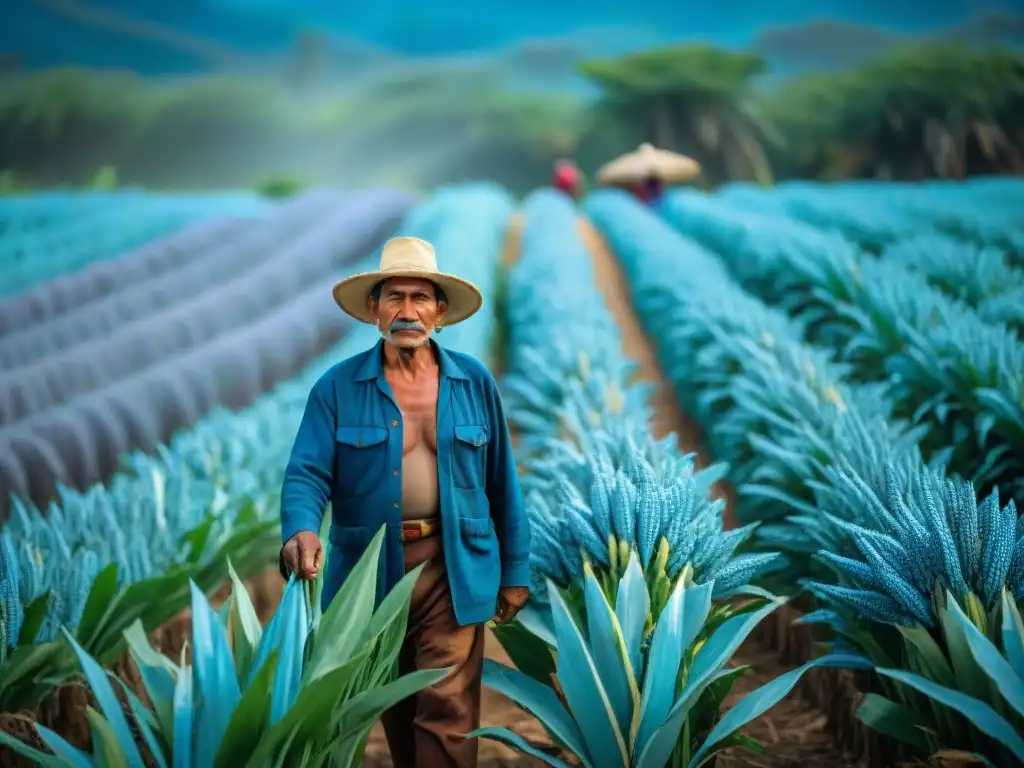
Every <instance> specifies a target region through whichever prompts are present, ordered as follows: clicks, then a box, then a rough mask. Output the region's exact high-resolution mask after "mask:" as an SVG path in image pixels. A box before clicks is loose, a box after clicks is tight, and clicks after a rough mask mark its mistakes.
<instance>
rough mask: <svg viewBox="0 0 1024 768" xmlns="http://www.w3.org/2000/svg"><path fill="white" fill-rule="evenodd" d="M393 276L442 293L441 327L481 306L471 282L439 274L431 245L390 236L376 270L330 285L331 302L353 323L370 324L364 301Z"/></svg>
mask: <svg viewBox="0 0 1024 768" xmlns="http://www.w3.org/2000/svg"><path fill="white" fill-rule="evenodd" d="M393 277H413V278H417V279H420V280H429V281H430V282H432V283H433V284H434V285H436V286H438V287H439V288H440V289H441V290H442V291H444V295H445V298H446V299H447V303H448V308H447V309H446V310H445V313H444V324H445V326H449V325H455V324H456V323H461V322H462V321H463V320H465V319H466V318H468V317H471V316H472V315H473V314H474V313H475V312H476V311H477V310H478V309H480V307H481V306H483V303H484V297H483V296H482V295H481V294H480V291H479V289H477V287H476V286H475V285H473V284H472V283H471V282H469V281H468V280H463V279H462V278H461V277H456V276H455V275H449V274H447V273H445V272H439V271H438V269H437V256H436V255H435V253H434V246H432V245H431V244H430V243H428V242H427V241H426V240H420V239H419V238H418V237H393V238H391V239H390V240H388V241H387V242H386V243H385V244H384V249H383V250H382V251H381V254H380V268H379V269H378V270H377V271H376V272H360V273H359V274H357V275H352V276H351V277H346V278H345V279H344V280H340V281H338V282H337V283H336V284H335V285H334V291H333V293H334V300H335V301H336V302H337V303H338V306H339V307H341V308H342V309H343V310H345V311H346V312H347V313H348V314H350V315H352V317H354V318H355V319H356V320H360V321H362V322H364V323H369V324H370V325H373V317H371V315H370V308H369V307H368V306H367V303H366V300H367V299H368V298H369V297H370V291H372V290H373V286H375V285H376V284H377V283H379V282H380V281H381V280H389V279H391V278H393Z"/></svg>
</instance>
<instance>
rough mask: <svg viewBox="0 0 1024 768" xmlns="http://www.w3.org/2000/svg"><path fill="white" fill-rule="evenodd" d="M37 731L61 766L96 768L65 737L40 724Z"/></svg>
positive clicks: (85, 755)
mask: <svg viewBox="0 0 1024 768" xmlns="http://www.w3.org/2000/svg"><path fill="white" fill-rule="evenodd" d="M36 730H37V731H38V732H39V738H41V739H42V740H43V743H44V744H46V746H48V747H49V748H50V749H51V750H53V754H54V755H56V756H57V758H58V759H59V760H60V761H61V764H64V765H67V766H70V768H95V765H94V763H93V761H92V760H91V759H90V758H89V756H88V755H87V754H85V753H84V752H82V751H80V750H78V749H76V748H75V747H73V746H71V744H69V743H68V742H67V741H65V740H64V737H63V736H60V735H58V734H56V733H54V732H53V731H51V730H50V729H49V728H46V727H44V726H42V725H38V724H37V725H36ZM139 765H141V763H139Z"/></svg>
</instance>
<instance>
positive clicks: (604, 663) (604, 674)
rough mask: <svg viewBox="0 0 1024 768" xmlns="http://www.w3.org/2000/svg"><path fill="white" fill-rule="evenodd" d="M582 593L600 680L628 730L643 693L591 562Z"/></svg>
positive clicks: (620, 722) (589, 637)
mask: <svg viewBox="0 0 1024 768" xmlns="http://www.w3.org/2000/svg"><path fill="white" fill-rule="evenodd" d="M583 594H584V600H585V602H586V606H587V640H588V641H589V644H590V652H591V654H592V655H593V657H594V663H595V664H596V665H597V668H598V669H599V670H601V682H602V683H603V684H604V687H605V691H606V692H607V693H608V699H609V701H610V702H611V705H612V711H613V712H614V713H615V719H616V721H617V722H618V725H619V731H621V732H622V733H625V734H628V733H629V731H630V724H631V723H632V720H633V712H634V710H635V708H636V707H637V706H638V705H639V699H640V693H639V691H638V690H637V684H636V678H635V677H634V676H633V667H632V664H631V662H630V660H629V656H628V653H627V651H626V647H625V641H624V639H623V636H622V629H621V628H620V627H619V622H618V620H617V619H616V618H615V613H614V611H612V608H611V606H610V605H608V600H607V599H606V598H605V596H604V591H603V590H602V589H601V585H600V584H598V583H597V579H596V578H595V577H594V573H593V571H591V570H590V568H589V566H588V567H587V569H586V576H585V581H584V584H583Z"/></svg>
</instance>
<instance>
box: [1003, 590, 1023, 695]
mask: <svg viewBox="0 0 1024 768" xmlns="http://www.w3.org/2000/svg"><path fill="white" fill-rule="evenodd" d="M1002 636H1003V651H1004V652H1005V653H1006V658H1007V660H1008V661H1009V662H1010V666H1012V667H1013V671H1014V672H1016V673H1017V677H1019V678H1021V679H1022V680H1024V621H1021V616H1020V613H1019V612H1018V611H1017V606H1016V605H1015V604H1014V602H1013V598H1012V597H1011V596H1010V593H1009V590H1003V626H1002Z"/></svg>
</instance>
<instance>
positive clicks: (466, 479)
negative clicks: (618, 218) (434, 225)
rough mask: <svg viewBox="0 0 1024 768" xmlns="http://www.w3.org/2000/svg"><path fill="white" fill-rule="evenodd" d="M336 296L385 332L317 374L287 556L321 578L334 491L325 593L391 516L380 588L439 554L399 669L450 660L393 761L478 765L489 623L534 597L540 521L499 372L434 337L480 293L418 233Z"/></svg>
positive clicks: (291, 480)
mask: <svg viewBox="0 0 1024 768" xmlns="http://www.w3.org/2000/svg"><path fill="white" fill-rule="evenodd" d="M334 298H335V301H337V303H338V305H339V306H340V307H341V308H342V309H343V310H344V311H345V312H347V313H348V314H350V315H352V316H353V317H355V318H356V319H357V320H361V321H363V322H366V323H373V324H374V325H376V326H377V328H378V329H379V330H380V333H381V336H382V337H383V338H382V339H381V341H379V342H378V343H377V344H376V346H374V347H373V348H372V349H369V350H367V351H366V352H362V353H360V354H358V355H355V356H354V357H350V358H348V359H347V360H343V361H342V362H340V363H338V364H337V365H335V366H334V367H333V368H331V369H330V370H329V371H328V372H327V373H326V374H324V375H323V376H322V377H321V378H320V380H319V381H317V382H316V384H314V385H313V390H312V392H311V393H310V396H309V400H308V402H307V403H306V410H305V413H304V414H303V417H302V422H301V424H300V425H299V432H298V436H297V437H296V439H295V446H294V448H293V449H292V455H291V460H290V461H289V462H288V467H287V469H286V470H285V480H284V488H283V490H282V492H281V527H282V535H283V538H284V542H285V544H284V547H283V549H282V554H281V559H282V563H283V567H284V568H285V570H286V571H287V572H295V573H296V574H297V575H298V576H299V577H301V578H304V579H312V578H315V577H316V575H317V573H318V571H319V568H320V565H321V563H322V555H323V553H322V551H321V547H320V540H319V538H318V535H317V532H318V531H319V529H320V523H321V520H322V517H323V512H324V509H325V508H326V506H327V503H328V502H331V505H332V509H333V518H332V520H331V527H330V556H329V557H328V559H327V572H326V574H325V581H324V592H323V600H324V605H325V606H326V605H327V603H329V602H330V600H331V598H332V597H333V596H334V595H335V594H336V593H337V591H338V588H339V587H340V586H341V583H342V581H344V579H345V577H346V575H347V574H348V572H349V570H350V569H351V568H352V566H353V565H354V564H355V561H356V560H357V559H358V558H359V557H360V555H361V554H362V553H363V551H364V550H365V548H366V546H367V544H368V543H369V541H370V539H371V538H372V537H373V535H374V534H375V533H376V531H377V530H378V529H379V528H380V526H381V524H383V523H386V524H387V538H386V544H385V548H384V550H383V552H382V557H381V572H380V574H379V577H378V584H380V587H381V589H379V590H378V592H379V593H382V592H384V591H387V590H389V589H391V588H392V587H393V586H394V585H395V583H396V582H397V581H398V580H399V579H400V578H401V577H402V575H403V574H404V573H406V572H408V571H410V570H411V569H413V568H415V567H416V566H418V565H419V564H421V563H424V562H425V563H426V566H425V567H424V570H423V572H422V573H421V574H420V577H419V580H418V581H417V583H416V587H415V590H414V592H413V596H412V604H411V607H410V615H409V625H408V631H407V635H406V641H405V644H404V646H403V650H402V658H401V662H400V672H401V673H402V674H404V673H406V672H410V671H413V670H415V669H440V668H448V667H450V668H452V672H451V674H450V675H449V676H448V677H446V678H445V679H444V680H442V681H441V682H440V683H438V684H437V685H436V686H433V687H431V688H428V689H426V690H424V691H422V692H421V693H420V694H419V695H418V696H416V697H415V699H414V700H413V699H410V700H408V701H405V702H402V703H401V704H400V705H398V706H397V707H395V709H394V710H393V711H391V712H389V713H388V714H387V715H386V717H385V718H384V725H385V731H386V732H387V737H388V744H389V747H390V749H391V755H392V759H393V760H394V763H395V765H396V766H422V767H423V768H426V767H427V766H429V768H442V767H443V766H462V767H468V766H475V765H476V760H477V745H476V740H475V739H473V740H466V739H464V738H462V737H463V736H464V735H465V734H467V733H469V732H470V731H471V730H473V729H475V728H477V727H478V726H479V721H480V675H481V668H482V663H483V646H484V631H483V629H484V628H483V625H484V623H485V622H486V621H488V620H489V619H492V618H493V619H494V620H495V621H496V622H498V623H505V622H508V621H510V620H511V619H512V617H513V616H515V615H516V613H517V612H518V611H519V610H520V609H521V608H522V607H523V605H524V604H525V603H526V601H527V599H528V597H529V587H528V585H529V583H530V578H529V568H528V557H529V549H530V546H529V544H530V534H529V524H528V522H527V519H526V516H525V514H524V511H523V501H522V494H521V491H520V489H519V481H518V477H517V474H516V467H515V463H514V461H513V457H512V446H511V442H510V440H509V432H508V426H507V425H506V423H505V417H504V413H503V411H502V405H501V398H500V397H499V396H498V390H497V387H496V385H495V382H494V379H493V378H492V377H491V375H490V373H488V371H487V369H486V368H485V367H484V366H483V365H482V364H481V363H480V362H479V361H477V360H475V359H473V358H472V357H469V356H468V355H464V354H462V353H460V352H453V351H451V350H446V349H443V348H441V347H440V346H439V345H438V344H437V343H436V342H435V341H433V340H432V339H431V338H430V337H431V335H432V333H433V332H434V331H435V330H437V331H440V330H441V327H442V325H448V326H450V325H454V324H455V323H459V322H462V321H463V320H465V319H466V318H468V317H470V316H471V315H472V314H473V313H475V312H476V311H477V310H478V309H479V308H480V306H481V304H482V303H483V299H482V297H481V295H480V292H479V291H478V290H477V288H476V287H475V286H474V285H472V284H471V283H469V282H467V281H465V280H462V279H460V278H458V277H455V276H453V275H448V274H444V273H441V272H439V271H438V269H437V262H436V259H435V255H434V248H433V246H431V245H430V244H429V243H427V242H425V241H423V240H419V239H417V238H414V237H398V238H394V239H393V240H390V241H388V243H387V244H386V245H385V246H384V250H383V253H382V254H381V260H380V269H379V270H378V271H377V272H372V273H363V274H359V275H354V276H353V277H350V278H348V279H346V280H342V281H341V282H339V283H338V284H337V285H335V286H334Z"/></svg>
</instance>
